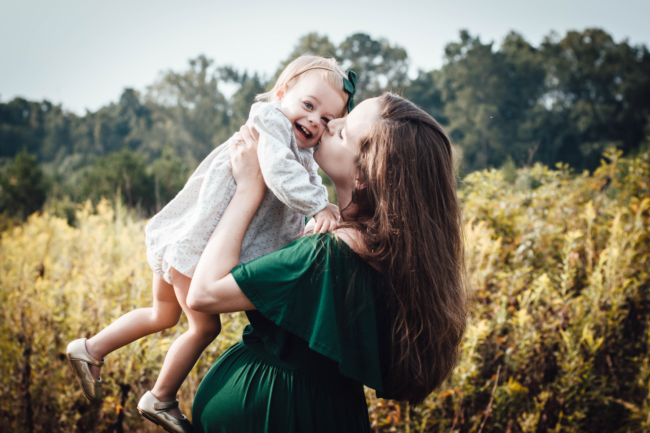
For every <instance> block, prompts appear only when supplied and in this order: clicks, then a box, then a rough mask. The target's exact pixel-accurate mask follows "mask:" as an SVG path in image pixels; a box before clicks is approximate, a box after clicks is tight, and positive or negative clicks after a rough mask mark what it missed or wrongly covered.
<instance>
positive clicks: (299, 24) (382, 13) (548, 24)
mask: <svg viewBox="0 0 650 433" xmlns="http://www.w3.org/2000/svg"><path fill="white" fill-rule="evenodd" d="M649 16H650V1H648V0H618V1H616V2H614V1H612V0H589V1H586V0H544V1H540V0H538V1H535V2H532V1H529V0H491V1H486V0H482V1H478V0H456V1H445V2H442V1H438V0H376V1H362V0H357V1H350V0H346V1H340V0H335V1H329V2H327V1H323V2H314V1H302V2H299V1H287V0H265V1H260V0H247V1H227V2H226V1H216V0H213V1H203V0H185V1H182V2H181V1H168V0H156V1H151V0H129V1H124V0H112V1H110V2H109V1H88V0H54V1H52V0H40V1H35V0H19V1H18V0H0V102H7V101H9V100H11V99H13V98H14V97H17V96H20V97H24V98H27V99H30V100H42V99H47V100H49V101H51V102H54V103H56V104H63V107H64V108H65V109H67V110H69V111H73V112H75V113H78V114H83V113H85V111H86V110H92V111H94V110H97V109H98V108H100V107H101V106H103V105H105V104H108V103H110V102H112V101H117V99H118V98H119V95H120V94H121V93H122V90H123V89H124V88H125V87H132V88H135V89H137V90H145V88H146V86H147V85H150V84H152V83H154V82H155V81H156V80H157V79H158V78H159V77H160V73H161V72H162V71H166V70H170V69H171V70H176V71H180V70H184V69H186V68H187V61H188V60H189V59H190V58H194V57H196V56H198V55H199V54H205V55H206V56H207V57H208V58H211V59H214V60H215V62H216V64H218V65H232V66H234V67H235V68H236V69H239V70H243V69H246V70H248V71H251V72H252V71H257V72H260V73H263V74H271V73H273V72H274V71H275V70H276V68H277V67H278V64H279V63H280V61H282V60H284V59H285V58H286V57H287V56H288V55H289V54H290V53H291V51H292V50H293V48H294V46H295V45H296V43H297V41H298V39H299V38H300V37H301V36H304V35H305V34H307V33H310V32H317V33H319V34H321V35H327V36H328V37H329V38H330V40H331V41H332V42H334V43H335V44H338V43H340V42H341V41H343V40H344V39H345V38H346V37H347V36H350V35H352V34H354V33H358V32H363V33H367V34H369V35H370V36H372V37H373V38H386V39H388V40H389V41H390V42H391V43H392V44H397V45H399V46H401V47H403V48H405V49H406V50H407V52H408V55H409V59H410V61H411V74H412V75H413V74H415V73H416V72H417V70H418V69H423V70H431V69H437V68H439V67H441V66H442V64H443V53H444V47H445V45H446V44H447V43H449V42H451V41H457V40H458V39H459V38H458V34H459V31H460V30H461V29H467V30H469V31H470V33H471V34H472V35H478V36H480V38H481V40H482V41H483V42H487V41H495V42H496V44H497V45H498V43H499V42H500V41H501V40H503V38H504V37H505V35H506V34H507V33H508V32H509V31H511V30H514V31H517V32H518V33H521V34H522V35H523V36H524V37H525V38H526V39H527V40H528V41H529V42H531V43H533V44H534V45H537V44H539V43H540V42H541V41H542V40H543V38H544V36H546V35H548V34H549V33H550V32H551V31H556V32H558V33H559V34H560V35H563V34H564V33H566V31H568V30H584V29H585V28H589V27H599V28H602V29H604V30H605V31H607V32H608V33H610V34H611V35H612V36H613V37H614V39H615V41H617V42H619V41H621V40H623V39H628V40H629V41H630V43H632V44H645V45H646V46H650V25H648V17H649Z"/></svg>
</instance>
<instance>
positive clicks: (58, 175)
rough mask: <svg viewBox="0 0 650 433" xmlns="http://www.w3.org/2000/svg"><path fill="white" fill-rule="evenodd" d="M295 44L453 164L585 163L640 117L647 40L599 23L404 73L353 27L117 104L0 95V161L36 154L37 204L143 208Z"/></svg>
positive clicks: (165, 81) (242, 112)
mask: <svg viewBox="0 0 650 433" xmlns="http://www.w3.org/2000/svg"><path fill="white" fill-rule="evenodd" d="M307 52H310V53H314V54H319V55H323V56H333V57H336V58H337V59H338V60H339V61H340V62H341V63H342V64H343V66H344V68H351V69H353V70H355V71H356V72H357V74H358V76H359V81H358V91H357V95H356V101H357V103H358V102H360V101H362V100H363V99H365V98H368V97H371V96H376V95H379V94H381V93H382V92H384V91H388V90H392V91H394V92H397V93H402V94H403V95H404V96H405V97H407V98H408V99H410V100H412V101H413V102H415V103H416V104H417V105H419V106H420V107H422V108H423V109H424V110H426V111H427V112H429V113H430V114H431V115H432V116H434V117H435V118H436V119H437V120H438V121H439V122H440V123H441V124H442V125H443V126H444V127H445V129H446V130H447V131H448V133H449V134H450V136H451V138H452V141H453V143H454V146H455V149H456V151H457V152H456V154H457V155H459V156H460V155H462V158H461V160H462V163H461V171H462V173H470V172H472V171H474V170H480V169H485V168H492V167H501V166H502V165H503V164H504V163H506V162H507V161H512V164H514V168H517V167H530V166H532V165H533V164H535V163H536V162H541V163H543V164H545V165H548V166H551V167H552V166H554V165H555V164H556V163H557V162H564V163H568V164H569V165H570V166H571V167H573V168H574V169H576V170H583V169H589V170H594V169H596V168H597V167H598V164H599V158H600V155H601V154H602V152H603V151H604V150H605V149H606V148H609V147H616V148H618V149H620V150H622V151H623V152H624V154H625V155H628V154H630V153H631V152H634V151H636V150H638V149H639V146H640V145H641V143H642V142H643V140H644V138H645V137H646V136H647V134H648V130H649V128H650V53H649V52H648V49H647V48H646V47H645V46H644V45H638V46H634V45H630V43H628V41H626V40H623V41H620V42H616V41H614V40H613V39H612V37H611V35H609V34H608V33H606V32H605V31H603V30H600V29H586V30H584V31H582V32H576V31H570V32H567V33H566V35H565V36H564V37H560V36H559V35H557V34H555V33H551V34H549V35H548V36H547V37H546V38H545V40H544V41H543V42H542V43H541V44H539V46H533V45H531V44H530V43H529V42H527V41H526V40H525V39H524V38H523V37H522V36H521V35H520V34H517V33H514V32H513V33H510V34H508V35H507V36H506V37H505V38H504V40H503V41H502V43H501V44H495V43H494V42H489V43H484V42H482V41H481V40H480V38H478V37H474V36H472V35H471V34H470V33H469V32H468V31H461V32H460V35H459V40H457V41H452V42H450V43H449V44H447V46H446V49H445V62H444V65H443V66H442V67H441V68H440V69H437V70H432V71H419V72H418V74H417V76H416V77H415V78H413V79H409V77H408V75H407V71H408V67H409V65H410V62H409V58H408V54H407V52H406V50H405V49H404V48H403V47H400V46H397V45H395V44H392V43H391V42H390V41H388V40H386V39H382V38H379V39H374V38H372V37H371V36H369V35H367V34H364V33H355V34H352V35H350V36H349V37H347V38H345V39H344V40H343V41H342V42H341V43H339V44H335V43H334V42H332V41H331V40H330V39H329V38H328V37H327V36H326V35H319V34H317V33H309V34H307V35H305V36H303V37H302V38H300V39H299V40H298V41H297V44H296V46H295V47H294V50H293V51H292V52H291V53H290V54H289V56H288V57H287V58H286V59H284V60H283V61H281V62H279V65H278V69H277V72H276V73H275V74H274V75H273V76H269V77H267V76H261V75H259V74H257V73H249V72H247V71H239V70H236V69H235V68H233V67H232V66H228V65H215V64H214V62H213V61H212V60H211V59H208V58H206V57H205V56H198V57H196V58H194V59H190V61H189V64H188V68H187V69H186V70H183V71H165V72H163V73H162V74H161V75H160V77H159V78H158V80H156V82H155V83H153V84H152V85H151V86H149V87H147V88H146V89H144V90H143V91H142V92H138V91H136V90H134V89H128V88H127V89H125V90H124V91H123V93H122V95H121V96H120V98H119V100H118V101H117V102H115V103H111V104H108V105H106V106H104V107H102V108H101V109H99V110H97V111H95V112H90V111H88V112H86V114H84V115H82V116H79V115H76V114H73V113H70V112H67V111H66V110H64V109H63V108H62V107H61V106H57V105H53V104H52V103H50V102H48V101H42V102H36V101H28V100H25V99H22V98H16V99H14V100H11V101H8V102H5V103H0V160H2V159H5V160H6V161H10V160H11V159H13V158H15V157H16V155H17V154H18V152H20V151H21V149H26V151H27V152H28V153H29V154H31V155H34V156H36V158H37V160H38V162H39V164H40V165H41V167H42V169H43V173H44V179H45V180H46V183H48V185H50V187H49V189H48V198H49V199H50V201H51V200H59V201H61V200H62V201H69V202H75V203H83V202H84V201H85V200H87V199H91V200H92V202H93V203H94V204H97V203H98V200H99V199H100V197H101V196H102V195H103V196H106V197H110V198H111V199H112V198H114V197H115V196H116V195H117V194H118V192H119V194H121V196H122V197H123V198H124V199H125V200H126V201H127V203H128V204H129V206H133V207H137V208H138V211H139V212H141V213H142V214H144V215H152V214H153V213H155V212H156V211H157V210H159V209H160V208H161V207H162V206H164V205H165V204H166V203H167V202H168V201H169V200H171V199H172V198H173V197H174V196H175V194H176V193H177V192H178V191H179V190H180V188H182V185H183V184H184V182H185V180H186V179H187V177H188V176H189V174H190V173H191V172H192V171H193V170H194V169H195V168H196V167H197V165H198V163H199V162H200V161H201V160H202V159H203V158H205V156H206V155H207V154H208V153H209V152H210V151H212V149H214V148H215V147H216V146H218V145H220V144H221V143H223V142H224V141H225V140H226V139H227V138H228V137H230V136H231V135H232V134H233V133H234V132H235V131H236V130H237V129H238V128H239V127H240V126H241V125H242V124H243V123H244V122H245V121H246V119H247V118H248V112H249V109H250V106H251V104H252V103H253V101H254V97H255V95H257V94H259V93H262V92H263V91H264V90H265V89H269V87H270V86H272V85H273V83H274V82H275V79H276V77H277V76H278V75H279V73H280V71H281V70H282V69H283V68H284V66H285V65H286V64H288V63H289V62H290V61H291V60H293V59H294V58H295V57H297V56H299V55H301V54H303V53H307ZM225 90H228V91H227V92H225V93H228V94H230V96H229V97H228V98H227V97H226V96H224V91H225ZM233 90H234V92H233ZM129 152H131V153H129ZM114 154H116V155H114ZM136 154H137V155H136ZM127 159H128V161H127ZM125 164H126V165H125ZM129 164H136V165H137V167H136V169H137V170H136V172H134V173H133V175H134V176H136V177H137V178H138V179H140V180H141V181H142V183H141V185H139V186H137V187H136V186H134V185H133V184H132V183H130V182H131V181H132V180H133V179H126V178H125V175H124V169H125V167H127V166H128V167H131V166H132V165H129ZM509 164H510V163H509ZM172 165H175V166H176V167H172ZM133 167H135V166H133ZM111 170H112V171H114V173H109V171H111ZM161 170H162V171H161ZM96 186H97V188H98V189H96ZM5 206H7V205H5V204H0V213H3V212H5V210H6V209H5ZM10 213H11V212H10ZM28 214H29V212H28V213H25V214H23V216H22V217H24V216H26V215H28ZM14 219H17V220H20V219H21V217H18V216H14Z"/></svg>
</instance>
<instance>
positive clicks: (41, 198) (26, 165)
mask: <svg viewBox="0 0 650 433" xmlns="http://www.w3.org/2000/svg"><path fill="white" fill-rule="evenodd" d="M47 191H48V183H47V179H46V178H45V176H44V174H43V170H42V169H41V167H40V166H39V165H38V161H37V159H36V156H34V155H31V154H29V153H27V150H26V149H23V150H22V151H20V152H19V153H18V154H17V155H16V156H15V158H14V159H13V160H12V161H11V162H9V163H8V164H6V165H5V166H4V167H3V168H2V170H0V214H4V215H6V216H9V217H17V218H20V219H23V220H24V219H26V218H27V217H28V216H29V215H31V214H33V213H34V212H36V211H38V210H40V209H41V208H42V207H43V203H45V199H46V198H47Z"/></svg>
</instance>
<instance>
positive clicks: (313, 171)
mask: <svg viewBox="0 0 650 433" xmlns="http://www.w3.org/2000/svg"><path fill="white" fill-rule="evenodd" d="M310 153H311V155H309V168H308V169H307V171H308V172H309V182H310V183H311V184H312V185H314V186H315V187H318V188H320V189H321V190H322V191H323V194H325V197H329V194H328V193H327V187H325V185H323V179H322V178H321V177H320V174H318V164H317V163H316V161H314V156H313V152H310ZM328 203H329V199H328Z"/></svg>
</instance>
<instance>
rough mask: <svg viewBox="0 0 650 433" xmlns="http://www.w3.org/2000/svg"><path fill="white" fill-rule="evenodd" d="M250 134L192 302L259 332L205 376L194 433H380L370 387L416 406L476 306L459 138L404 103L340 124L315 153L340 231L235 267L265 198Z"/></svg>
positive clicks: (436, 381)
mask: <svg viewBox="0 0 650 433" xmlns="http://www.w3.org/2000/svg"><path fill="white" fill-rule="evenodd" d="M241 132H242V136H243V138H244V140H245V143H242V142H240V144H238V145H237V148H236V149H234V150H232V151H231V152H232V153H231V155H232V161H233V175H234V176H235V179H236V181H237V192H236V193H235V196H234V197H233V198H232V200H231V202H230V204H229V205H228V208H227V210H226V213H225V214H224V216H223V218H222V220H221V222H220V223H219V225H218V226H217V229H216V230H215V232H214V234H213V235H212V238H211V240H210V242H209V243H208V246H207V247H206V250H205V251H204V253H203V256H202V257H201V260H200V261H199V264H198V266H197V269H196V273H195V275H194V279H193V281H192V285H191V287H190V293H189V295H188V304H189V306H190V307H191V308H193V309H195V310H198V311H202V312H205V313H213V314H217V313H228V312H234V311H246V314H247V315H248V318H249V320H250V323H251V324H250V325H249V326H248V327H246V329H245V330H244V335H243V340H242V342H240V343H237V344H235V345H234V346H232V347H231V348H230V349H228V350H227V351H226V352H225V353H224V354H223V355H222V356H221V357H220V358H219V359H218V360H217V362H216V363H215V364H214V365H213V367H212V368H211V369H210V371H209V372H208V374H207V375H206V376H205V378H204V379H203V382H202V383H201V385H200V387H199V389H198V391H197V394H196V397H195V400H194V408H193V424H194V429H195V431H198V432H203V431H205V432H208V431H209V432H214V431H219V432H261V431H264V432H283V433H285V432H316V431H322V432H333V431H336V432H346V431H350V432H353V431H354V432H359V431H368V432H369V431H370V425H369V421H368V413H367V406H366V401H365V397H364V393H363V385H367V386H369V387H371V388H373V389H375V390H376V391H377V394H378V396H380V397H385V398H393V399H398V400H407V401H409V402H410V403H412V404H417V403H419V402H421V401H422V400H423V399H424V398H425V397H426V396H427V395H428V394H430V393H431V392H432V391H433V390H434V389H435V388H436V387H438V386H439V385H440V384H441V382H442V381H443V380H445V379H446V378H447V377H448V376H449V374H450V373H451V371H452V369H453V367H454V365H455V363H456V359H457V355H458V345H459V343H460V340H461V337H462V335H463V332H464V329H465V317H466V295H465V289H464V284H463V243H462V231H461V214H460V206H459V203H458V199H457V197H456V183H455V178H454V173H453V161H452V150H451V145H450V142H449V139H448V138H447V136H446V135H445V133H444V132H443V130H442V128H441V127H440V126H439V125H438V123H437V122H436V121H435V120H434V119H433V118H432V117H431V116H429V115H428V114H426V113H425V112H424V111H422V110H420V109H419V108H417V107H415V106H414V105H413V104H412V103H410V102H409V101H406V100H404V99H402V98H400V97H398V96H394V95H391V94H385V95H383V96H382V97H379V98H374V99H370V100H366V101H364V102H363V103H361V104H359V106H358V107H357V108H356V109H355V110H354V111H352V112H351V113H350V115H349V116H348V117H347V118H343V119H336V120H332V121H330V122H329V124H328V131H326V132H325V133H324V134H323V137H322V139H321V144H320V146H319V147H318V149H317V150H316V152H315V154H314V157H315V159H316V161H317V162H318V164H319V165H320V167H321V168H322V169H323V170H324V171H325V173H327V174H328V175H329V177H330V178H331V179H332V181H333V182H334V185H335V187H336V191H337V194H338V198H339V203H340V204H341V205H342V209H341V220H342V225H341V228H339V229H338V230H336V231H335V232H334V233H326V234H313V235H306V236H304V237H302V238H300V239H298V240H296V241H295V242H293V243H292V244H290V245H288V246H287V247H285V248H283V249H281V250H279V251H277V252H275V253H272V254H269V255H267V256H264V257H261V258H259V259H257V260H254V261H252V262H249V263H247V264H243V265H241V266H237V264H238V259H239V253H240V249H241V244H242V239H243V236H244V233H245V232H246V228H247V226H248V224H249V222H250V220H251V218H252V217H253V215H254V214H255V212H256V210H257V207H258V206H259V203H260V202H261V200H262V199H263V197H264V194H265V192H266V186H265V185H264V181H263V179H262V177H261V174H260V171H259V163H258V161H257V157H256V153H255V147H256V143H255V140H254V139H253V137H252V136H251V134H250V133H249V131H248V129H246V128H242V131H241ZM217 245H219V246H221V248H217V247H216V246H217ZM224 245H226V246H227V247H226V248H223V246H224ZM233 268H234V269H233Z"/></svg>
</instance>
